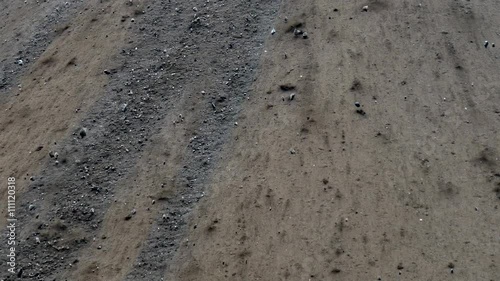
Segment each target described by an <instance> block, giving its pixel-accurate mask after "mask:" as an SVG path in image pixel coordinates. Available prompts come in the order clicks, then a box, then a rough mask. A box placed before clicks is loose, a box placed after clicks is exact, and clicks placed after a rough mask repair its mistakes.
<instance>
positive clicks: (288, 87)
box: [280, 84, 295, 92]
mask: <svg viewBox="0 0 500 281" xmlns="http://www.w3.org/2000/svg"><path fill="white" fill-rule="evenodd" d="M280 89H281V90H282V91H285V92H286V91H291V90H294V89H295V86H293V85H290V84H283V85H280Z"/></svg>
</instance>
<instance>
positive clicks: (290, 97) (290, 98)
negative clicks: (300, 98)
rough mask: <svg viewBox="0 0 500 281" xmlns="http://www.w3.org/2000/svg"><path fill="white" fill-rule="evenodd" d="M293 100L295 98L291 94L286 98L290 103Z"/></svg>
mask: <svg viewBox="0 0 500 281" xmlns="http://www.w3.org/2000/svg"><path fill="white" fill-rule="evenodd" d="M294 98H295V94H293V93H292V94H290V96H289V97H288V99H289V100H291V101H292V100H293V99H294Z"/></svg>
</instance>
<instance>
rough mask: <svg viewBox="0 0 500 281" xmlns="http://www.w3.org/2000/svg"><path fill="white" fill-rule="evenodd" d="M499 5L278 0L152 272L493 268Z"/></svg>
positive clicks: (366, 274) (277, 274)
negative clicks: (217, 153)
mask: <svg viewBox="0 0 500 281" xmlns="http://www.w3.org/2000/svg"><path fill="white" fill-rule="evenodd" d="M365 4H367V5H368V6H369V10H368V12H366V13H363V12H362V11H361V8H362V6H364V5H365ZM498 8H499V7H498V5H497V4H496V3H495V2H493V1H483V2H481V3H480V4H479V3H473V2H465V1H422V2H421V5H419V4H418V3H415V2H412V1H371V2H363V1H349V2H347V1H321V0H318V1H310V2H307V3H306V2H304V1H289V2H287V3H285V4H284V6H283V8H282V11H281V18H280V19H278V20H277V21H276V22H277V25H276V26H277V34H276V35H275V36H273V37H271V38H270V39H269V41H268V43H267V45H266V49H267V53H265V54H264V57H263V60H262V63H261V71H260V73H259V79H258V80H257V81H256V83H255V84H254V87H255V90H254V95H253V99H251V100H250V102H248V103H246V105H245V110H244V112H243V113H242V115H241V116H240V120H239V121H238V122H239V126H238V128H237V129H236V130H235V132H234V139H235V141H234V142H233V143H232V144H231V145H230V146H228V147H227V149H226V150H225V152H224V158H225V159H227V161H225V163H224V164H222V165H221V167H220V169H218V171H217V172H216V174H215V176H214V180H213V183H212V185H211V188H210V190H211V194H210V196H209V197H207V198H206V199H205V200H204V201H203V202H202V203H201V204H200V206H199V208H198V209H197V211H196V213H195V214H196V215H195V216H194V219H193V222H192V224H191V229H192V231H191V234H190V235H189V236H188V239H186V241H187V240H189V242H186V243H185V245H184V246H183V247H181V249H182V254H181V255H180V258H179V263H178V266H177V267H174V270H172V271H171V272H169V274H167V276H169V278H166V280H224V279H227V280H377V278H378V277H380V278H382V280H499V279H500V268H499V267H498V265H499V263H500V257H499V251H498V249H500V244H499V240H498V238H499V237H498V225H499V223H500V214H499V211H498V205H499V197H498V196H499V193H498V184H499V182H500V178H498V171H499V169H500V166H499V164H500V163H499V162H498V161H499V160H498V157H499V154H498V148H499V147H498V145H499V144H500V137H499V134H498V128H499V125H500V115H499V102H500V96H499V95H498V93H499V88H498V86H499V84H498V83H499V82H498V79H497V78H496V77H497V74H498V71H499V67H498V59H497V55H498V50H497V49H493V48H489V49H485V48H484V47H483V45H482V44H483V41H484V40H490V41H492V42H493V41H495V40H497V39H498V35H497V34H496V33H495V30H494V28H493V27H494V26H497V24H498V22H496V21H498V17H495V16H494V13H495V11H498V10H497V9H498ZM335 9H338V11H335ZM285 17H288V23H284V18H285ZM299 22H300V23H302V24H303V27H301V28H303V29H304V30H305V31H307V32H308V35H309V39H307V40H303V39H297V38H294V36H293V35H292V34H291V33H286V30H287V28H288V26H290V24H295V23H299ZM284 54H287V59H285V56H284ZM286 83H289V84H292V85H294V86H296V89H295V90H294V91H292V92H293V93H295V98H294V99H293V100H292V101H290V100H289V94H290V92H283V91H281V90H280V88H279V85H280V84H286ZM355 101H358V102H360V103H361V105H362V109H363V110H364V111H365V112H366V115H364V116H362V115H360V114H357V113H356V107H355V106H354V102H355ZM291 152H292V153H291ZM495 174H496V176H495ZM495 188H496V193H495V191H494V190H495ZM475 208H476V209H475ZM451 264H453V266H454V273H453V274H451V273H450V271H451V269H450V268H449V266H450V265H451Z"/></svg>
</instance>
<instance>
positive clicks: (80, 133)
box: [78, 128, 87, 139]
mask: <svg viewBox="0 0 500 281" xmlns="http://www.w3.org/2000/svg"><path fill="white" fill-rule="evenodd" d="M78 134H79V135H80V137H81V138H82V139H83V138H84V137H86V136H87V128H81V129H80V132H79V133H78Z"/></svg>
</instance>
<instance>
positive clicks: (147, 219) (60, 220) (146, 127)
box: [19, 1, 273, 280]
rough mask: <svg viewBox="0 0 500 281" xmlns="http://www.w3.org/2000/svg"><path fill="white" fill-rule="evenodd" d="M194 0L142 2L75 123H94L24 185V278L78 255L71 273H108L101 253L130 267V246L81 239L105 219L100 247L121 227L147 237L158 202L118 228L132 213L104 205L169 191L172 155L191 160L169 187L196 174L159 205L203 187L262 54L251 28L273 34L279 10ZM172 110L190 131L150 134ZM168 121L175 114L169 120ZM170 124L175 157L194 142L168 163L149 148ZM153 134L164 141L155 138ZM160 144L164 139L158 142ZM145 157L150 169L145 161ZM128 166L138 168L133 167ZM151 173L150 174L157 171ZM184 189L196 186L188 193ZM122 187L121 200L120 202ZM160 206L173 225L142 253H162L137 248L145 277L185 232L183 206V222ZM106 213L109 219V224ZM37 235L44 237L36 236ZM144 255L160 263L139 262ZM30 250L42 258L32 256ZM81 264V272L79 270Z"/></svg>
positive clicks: (173, 204) (65, 265) (183, 204)
mask: <svg viewBox="0 0 500 281" xmlns="http://www.w3.org/2000/svg"><path fill="white" fill-rule="evenodd" d="M192 4H193V3H171V2H166V1H156V2H149V5H148V6H147V7H145V8H144V10H145V13H144V14H143V13H142V11H141V12H140V13H139V14H136V16H137V17H138V19H136V21H135V22H136V25H135V26H134V29H133V30H134V32H135V34H136V35H138V36H137V39H138V40H137V41H135V42H134V41H132V40H131V41H130V42H129V43H130V45H131V46H130V47H129V48H128V49H125V50H123V51H122V52H121V55H120V56H119V57H118V62H117V65H118V67H115V68H110V69H109V70H110V75H111V80H110V82H109V84H108V86H107V87H106V89H107V93H106V95H105V96H103V97H101V99H99V100H98V101H97V102H96V103H94V104H93V106H92V107H91V110H90V111H89V112H88V113H87V115H86V117H85V119H84V120H82V122H81V124H80V126H78V127H85V128H86V129H87V130H86V133H85V134H83V135H81V131H80V130H75V129H73V130H72V131H73V132H74V134H73V137H72V138H71V139H67V140H65V141H64V142H63V143H62V144H60V145H59V146H58V148H57V151H58V152H59V158H58V159H59V160H58V161H59V162H60V163H59V165H57V166H52V165H47V166H45V167H44V169H43V171H42V172H41V174H40V175H39V176H35V181H34V182H33V183H32V184H31V188H32V189H30V190H28V191H27V193H26V194H24V195H23V197H22V201H21V202H19V205H20V206H21V210H20V211H19V217H20V218H19V219H20V221H23V222H24V223H26V225H27V227H25V228H23V230H22V232H23V233H22V234H21V235H20V237H21V238H20V240H21V241H22V243H21V244H20V250H19V251H20V252H21V253H22V254H21V256H20V264H22V265H23V274H22V275H23V278H27V279H33V278H36V279H46V278H49V279H50V278H58V277H60V276H66V277H67V276H68V273H69V274H73V273H71V272H72V269H71V268H72V267H74V265H75V264H76V265H77V266H78V263H79V261H80V259H82V268H81V270H80V269H78V268H77V269H76V271H75V273H74V274H75V275H73V277H71V278H78V280H80V279H81V278H87V277H89V278H94V277H95V278H101V277H102V276H99V275H100V274H101V273H102V272H92V270H93V269H92V265H93V264H97V265H99V264H100V263H99V262H100V261H103V260H104V264H103V269H104V270H103V272H104V274H105V275H104V277H102V278H104V279H103V280H109V279H107V278H110V277H112V278H117V277H118V278H120V276H123V274H126V273H127V270H128V267H127V265H126V264H122V266H120V268H118V267H117V266H116V265H117V264H119V263H120V262H121V261H122V260H121V259H124V258H125V257H124V256H120V257H117V259H118V260H117V261H112V262H110V263H109V264H108V263H107V261H106V258H107V257H109V255H110V254H111V252H107V253H104V254H103V255H96V256H95V258H94V259H87V258H85V256H83V254H84V253H85V252H83V251H82V252H81V251H80V250H81V249H87V250H86V251H87V253H88V252H90V253H92V251H93V250H92V249H90V248H89V247H91V246H92V247H93V246H94V244H95V243H93V241H94V238H96V241H97V242H96V243H99V242H100V240H97V238H100V239H102V236H100V237H98V236H97V235H98V234H99V232H98V231H99V230H102V231H101V233H105V234H106V233H108V232H107V231H111V233H112V234H113V236H111V237H110V239H109V240H108V241H110V242H109V244H108V243H106V241H104V242H102V243H100V244H101V245H103V247H102V250H104V251H107V249H106V247H107V246H109V247H110V249H111V250H113V249H115V250H116V249H119V248H120V247H119V246H120V245H119V239H117V238H120V237H116V236H118V235H121V238H125V237H129V238H134V237H141V238H142V239H145V238H146V237H147V234H148V233H149V231H144V229H142V232H140V231H139V229H140V228H146V229H149V228H148V226H147V224H148V223H151V218H155V217H157V216H158V214H156V213H155V209H154V208H150V210H149V211H150V212H151V213H150V214H142V213H141V215H137V216H136V217H134V218H131V219H130V223H134V222H137V223H138V225H136V226H134V227H133V228H132V230H133V229H136V230H138V231H134V232H132V233H127V234H126V235H125V234H120V233H116V232H113V231H117V230H118V231H119V230H120V229H123V228H118V229H113V226H115V225H118V224H120V223H123V220H122V218H123V216H125V215H126V214H116V215H114V214H112V213H109V215H107V216H106V217H105V215H106V214H107V211H108V207H109V206H110V205H111V206H113V207H112V208H111V209H110V210H111V211H118V212H121V211H125V210H126V209H127V207H124V206H123V205H121V204H122V203H124V202H127V203H130V204H131V205H134V204H135V205H134V206H137V208H138V210H142V211H144V209H143V208H144V207H145V206H146V202H147V201H150V199H151V198H150V197H148V195H149V196H157V195H156V194H155V193H154V192H155V191H158V192H160V191H161V188H160V187H159V186H157V185H156V184H157V183H158V182H164V181H165V180H166V179H165V178H164V177H166V176H168V175H169V174H170V175H174V174H175V172H176V171H175V170H176V168H175V167H177V165H178V164H181V163H184V168H183V170H182V172H181V174H180V175H181V176H180V177H179V175H176V177H175V178H179V179H175V178H174V179H173V181H172V183H170V182H168V183H167V185H168V187H166V188H171V187H172V186H171V185H172V184H173V185H175V186H180V185H186V184H188V185H187V186H186V188H182V189H181V190H180V191H179V193H180V194H179V195H178V196H174V195H172V198H170V196H169V195H168V194H167V196H166V199H167V201H162V200H156V202H157V203H156V206H161V205H163V206H162V208H178V209H180V210H181V211H182V212H183V213H187V212H188V211H189V208H190V206H192V204H193V203H194V202H195V201H196V200H197V199H196V198H199V197H200V196H202V190H203V182H204V180H205V179H206V178H208V175H209V174H210V173H209V172H208V171H209V169H210V167H211V165H213V164H212V162H213V163H216V161H217V158H216V156H215V155H216V153H217V151H218V149H219V148H220V146H221V145H222V144H223V143H224V141H225V135H226V132H227V131H228V130H229V128H231V127H233V126H234V125H233V122H232V120H234V116H235V114H236V113H237V111H238V104H239V103H240V102H241V100H243V99H244V98H245V97H246V96H247V87H248V85H249V84H250V81H251V78H252V76H253V71H254V69H255V68H256V66H257V59H258V56H259V54H260V44H261V42H262V39H257V40H256V37H255V34H257V35H259V36H264V34H265V35H267V34H268V33H267V30H268V28H269V27H268V26H266V20H267V19H268V18H270V17H271V15H272V13H273V12H272V9H270V8H269V6H268V5H272V2H269V3H267V2H266V3H265V4H263V3H260V2H258V1H257V2H255V3H253V2H251V3H250V2H248V3H247V2H245V3H244V4H243V3H233V4H231V5H225V4H223V3H210V4H208V3H206V2H203V3H202V2H200V3H198V4H199V5H197V6H198V8H197V9H198V11H200V12H199V13H198V12H197V11H194V10H195V9H193V7H192V6H191V5H192ZM239 4H240V5H239ZM242 4H243V5H242ZM241 7H244V8H243V9H241ZM164 11H168V12H169V13H170V17H168V18H165V17H164ZM193 15H194V16H193ZM196 15H198V16H196ZM114 16H116V19H118V20H120V17H121V16H122V15H120V13H116V15H114ZM122 19H123V17H122ZM263 28H264V29H263ZM94 33H95V31H94ZM132 38H133V37H132ZM172 38H176V40H172ZM260 38H262V37H260ZM151 42H154V44H151ZM120 64H121V65H120ZM193 66H194V67H193ZM202 92H204V93H203V94H202ZM181 100H185V101H186V102H185V104H184V105H183V104H180V103H179V101H181ZM212 104H213V105H215V110H214V109H213V108H212ZM167 114H168V117H167ZM178 114H179V115H178ZM181 115H182V116H181ZM172 116H177V117H176V118H175V121H177V122H178V123H179V124H178V125H175V126H180V127H181V128H182V127H183V126H187V127H188V129H186V131H185V133H181V135H177V137H175V136H171V135H170V132H166V133H165V132H164V133H163V134H164V136H163V137H162V136H158V137H154V135H156V134H158V132H160V129H161V128H162V127H167V128H171V126H172V125H171V124H172V123H171V122H172V121H173V119H172ZM165 122H168V123H170V125H168V126H165ZM184 123H185V124H186V125H183V124H184ZM178 130H181V129H179V128H178ZM165 134H167V136H168V137H167V138H168V140H167V143H170V142H174V144H175V146H174V145H172V148H173V149H178V151H176V152H175V153H171V154H172V155H177V156H176V157H174V158H176V159H177V160H176V161H179V157H178V156H179V155H181V154H182V153H183V150H184V149H187V148H188V149H189V150H191V152H189V154H187V156H188V158H180V161H179V162H174V163H169V168H168V169H169V170H168V171H167V172H166V173H161V172H160V171H159V170H158V169H159V168H157V167H158V164H161V163H159V162H158V161H160V162H161V160H163V162H166V160H167V159H169V158H168V157H167V158H166V159H165V158H163V157H157V158H156V159H152V158H154V157H151V155H153V154H154V153H156V151H162V148H160V147H161V144H162V143H165V142H164V141H162V140H161V139H162V138H164V137H165ZM82 136H83V137H82ZM179 138H181V139H184V140H185V139H188V138H190V140H191V143H190V144H189V145H188V143H187V142H186V141H184V142H179V140H180V139H179ZM151 139H153V140H154V139H157V141H158V142H157V143H153V144H151ZM176 142H179V143H176ZM156 145H158V147H156V148H155V146H156ZM150 146H151V148H149V147H150ZM183 146H184V147H183ZM146 151H149V152H146ZM145 152H146V154H144V155H149V156H146V157H145V158H146V159H147V160H145V161H146V163H145V165H146V167H140V166H139V167H137V168H136V169H135V170H134V168H133V167H134V166H136V165H143V164H144V163H142V164H141V162H137V161H138V159H137V157H139V156H140V155H143V153H145ZM52 161H53V159H52ZM47 163H50V162H48V161H47ZM147 167H150V168H152V169H151V170H147V171H146V170H145V169H147ZM131 171H135V172H134V173H135V174H134V173H133V174H130V172H131ZM153 171H157V173H156V175H151V174H150V173H151V172H153ZM148 176H154V179H149V177H148ZM127 178H128V181H129V182H132V181H135V180H141V179H147V181H146V182H147V183H151V185H152V186H150V188H151V189H150V190H142V188H141V187H140V186H135V184H132V185H129V188H130V191H131V192H133V193H135V192H137V193H139V194H140V195H144V196H141V198H138V199H133V198H131V197H132V196H131V195H133V193H128V192H127V191H126V190H123V191H122V190H121V188H122V187H121V186H119V183H120V182H121V181H122V179H127ZM167 181H169V180H168V179H167ZM198 182H199V185H197V184H198ZM195 184H196V185H197V186H196V188H197V189H194V190H193V189H192V188H191V187H192V185H195ZM115 192H116V193H115ZM147 194H148V195H147ZM115 195H116V196H119V197H115ZM183 195H184V196H185V195H187V196H189V198H188V199H184V198H183ZM161 196H162V198H161V199H165V198H164V196H163V195H161ZM37 198H42V199H43V201H40V200H37ZM114 198H116V200H117V202H116V204H112V203H113V202H112V201H113V200H115V199H114ZM158 199H160V198H158ZM29 205H33V206H35V209H32V208H31V207H30V208H29V210H28V206H29ZM129 206H130V205H129ZM157 208H159V207H157ZM145 212H147V211H145ZM161 217H162V216H161V215H160V216H159V219H160V222H159V224H162V223H163V224H164V227H166V228H167V231H166V232H163V233H159V234H157V233H152V234H151V235H152V237H151V238H150V239H148V240H146V243H145V244H144V245H145V247H146V250H145V251H143V253H146V254H151V255H154V258H148V257H142V254H141V256H139V258H140V259H139V262H138V263H137V267H136V268H135V269H134V270H133V272H132V273H131V276H134V275H142V276H143V277H142V278H146V279H147V280H150V279H149V278H150V277H151V274H152V273H151V272H153V274H155V275H157V276H162V275H163V274H164V268H165V263H166V260H165V256H167V257H168V255H169V252H172V251H175V249H176V248H177V246H176V244H175V243H176V241H178V240H177V239H178V237H180V235H181V234H177V235H176V233H182V232H181V230H182V229H183V225H182V221H181V220H182V218H176V220H178V222H175V223H176V224H178V227H177V226H176V227H175V229H173V228H172V229H171V227H172V225H171V224H172V222H163V221H162V220H161ZM103 221H104V224H105V228H104V229H101V225H102V224H103ZM120 227H123V226H121V225H120ZM150 227H151V226H150ZM156 228H157V227H155V228H154V229H156ZM110 229H112V230H110ZM115 234H116V235H115ZM127 235H128V236H127ZM156 235H160V236H161V237H162V238H163V237H165V238H166V239H169V241H170V243H169V244H164V243H163V242H162V241H160V244H158V246H160V247H163V248H165V251H164V252H163V253H161V252H153V253H151V252H150V251H149V249H148V248H147V247H150V246H151V245H152V244H153V243H158V242H157V238H156V237H155V236H156ZM36 238H38V239H40V243H38V242H37V241H38V240H37V239H36ZM106 240H107V239H106ZM139 246H142V245H139ZM156 248H157V247H155V249H156ZM120 250H121V251H120V252H119V253H122V254H123V255H126V256H127V257H129V258H131V260H130V262H132V261H134V260H133V259H134V258H135V257H134V255H135V254H136V253H137V252H138V251H139V250H140V249H137V248H134V249H131V248H129V249H120ZM104 251H103V252H104ZM26 253H29V254H28V255H27V254H26ZM80 253H82V256H81V257H80ZM162 254H163V255H162ZM111 255H112V254H111ZM143 258H146V259H147V260H148V261H149V262H150V263H151V264H150V265H151V266H154V268H152V269H151V268H143V267H144V263H142V262H141V259H143ZM28 260H37V261H40V262H38V263H29V262H28ZM94 262H95V263H94ZM126 262H128V259H127V261H126ZM126 262H125V263H126ZM153 262H154V263H153ZM88 265H90V266H88ZM79 272H80V273H83V274H82V275H79ZM115 274H116V275H115ZM146 276H148V277H146ZM138 278H141V277H138ZM136 279H137V278H136Z"/></svg>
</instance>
